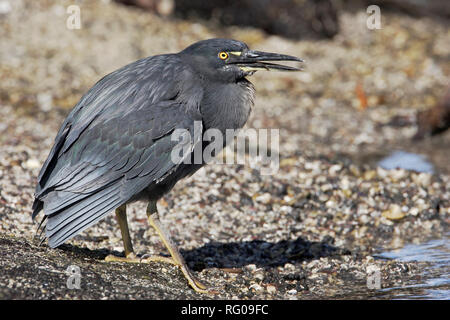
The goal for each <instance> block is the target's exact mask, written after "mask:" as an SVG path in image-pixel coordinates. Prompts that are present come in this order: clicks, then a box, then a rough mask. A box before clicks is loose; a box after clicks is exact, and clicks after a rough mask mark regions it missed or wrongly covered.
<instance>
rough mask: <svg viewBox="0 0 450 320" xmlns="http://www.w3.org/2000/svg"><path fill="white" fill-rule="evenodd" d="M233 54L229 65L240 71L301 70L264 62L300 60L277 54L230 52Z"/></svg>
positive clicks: (250, 51)
mask: <svg viewBox="0 0 450 320" xmlns="http://www.w3.org/2000/svg"><path fill="white" fill-rule="evenodd" d="M230 53H231V54H233V56H234V57H233V58H232V60H231V61H230V62H231V63H234V64H237V65H238V66H239V68H241V70H242V71H245V72H252V71H258V70H279V71H300V70H302V69H301V68H295V67H291V66H284V65H280V64H275V63H268V62H265V61H299V62H303V60H302V59H300V58H297V57H294V56H288V55H284V54H278V53H270V52H261V51H253V50H249V51H244V52H242V53H241V52H235V53H234V52H230Z"/></svg>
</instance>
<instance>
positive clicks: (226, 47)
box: [180, 39, 303, 82]
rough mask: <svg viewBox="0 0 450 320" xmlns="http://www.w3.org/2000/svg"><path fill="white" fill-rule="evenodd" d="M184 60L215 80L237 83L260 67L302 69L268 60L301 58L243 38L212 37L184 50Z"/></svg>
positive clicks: (261, 68) (265, 68)
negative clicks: (251, 45)
mask: <svg viewBox="0 0 450 320" xmlns="http://www.w3.org/2000/svg"><path fill="white" fill-rule="evenodd" d="M180 55H181V56H182V57H183V59H184V60H185V61H186V62H187V63H189V64H190V66H191V67H192V68H193V69H194V70H195V71H196V72H198V73H199V75H200V76H202V77H204V78H205V79H207V80H211V81H223V82H235V81H237V80H239V79H242V78H244V77H246V76H249V75H252V74H253V73H255V71H258V70H279V71H299V70H301V69H299V68H295V67H291V66H285V65H280V64H274V63H269V62H267V61H300V62H303V60H302V59H300V58H297V57H293V56H288V55H284V54H278V53H270V52H261V51H253V50H250V49H249V48H248V46H247V45H246V44H245V43H243V42H240V41H236V40H230V39H209V40H203V41H199V42H196V43H194V44H192V45H190V46H189V47H187V48H186V49H184V50H183V51H181V52H180Z"/></svg>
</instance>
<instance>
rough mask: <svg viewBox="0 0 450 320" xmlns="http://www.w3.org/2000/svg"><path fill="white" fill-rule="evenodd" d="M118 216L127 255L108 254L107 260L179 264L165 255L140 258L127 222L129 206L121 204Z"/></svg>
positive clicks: (117, 210)
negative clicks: (134, 247) (134, 248)
mask: <svg viewBox="0 0 450 320" xmlns="http://www.w3.org/2000/svg"><path fill="white" fill-rule="evenodd" d="M116 218H117V222H118V223H119V227H120V232H121V233H122V241H123V248H124V250H125V257H117V256H114V255H111V254H110V255H108V256H107V257H106V258H105V261H106V262H130V263H148V262H153V261H158V262H165V263H171V264H177V263H176V262H175V261H174V260H173V259H171V258H169V257H163V256H148V257H147V256H144V257H142V258H139V257H137V256H136V254H135V253H134V250H133V244H132V242H131V236H130V229H129V228H128V222H127V207H126V205H125V204H124V205H121V206H120V207H119V208H117V209H116Z"/></svg>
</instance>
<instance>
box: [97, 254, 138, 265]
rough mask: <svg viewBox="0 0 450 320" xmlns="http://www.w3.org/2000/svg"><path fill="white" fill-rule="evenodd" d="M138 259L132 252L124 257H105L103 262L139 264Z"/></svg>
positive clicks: (111, 255)
mask: <svg viewBox="0 0 450 320" xmlns="http://www.w3.org/2000/svg"><path fill="white" fill-rule="evenodd" d="M140 260H141V259H140V258H138V257H137V256H136V255H135V254H134V252H131V253H129V254H127V256H126V257H118V256H115V255H113V254H110V255H107V256H106V258H105V262H129V263H139V262H140Z"/></svg>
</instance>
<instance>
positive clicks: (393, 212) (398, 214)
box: [381, 204, 406, 220]
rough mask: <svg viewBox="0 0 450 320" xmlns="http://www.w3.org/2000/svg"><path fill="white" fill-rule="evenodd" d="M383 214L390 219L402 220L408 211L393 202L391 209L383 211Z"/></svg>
mask: <svg viewBox="0 0 450 320" xmlns="http://www.w3.org/2000/svg"><path fill="white" fill-rule="evenodd" d="M381 215H382V216H383V217H385V218H386V219H389V220H400V219H403V218H404V217H405V216H406V212H403V211H402V208H401V207H400V206H399V205H398V204H391V205H390V207H389V209H388V210H385V211H383V213H382V214H381Z"/></svg>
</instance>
